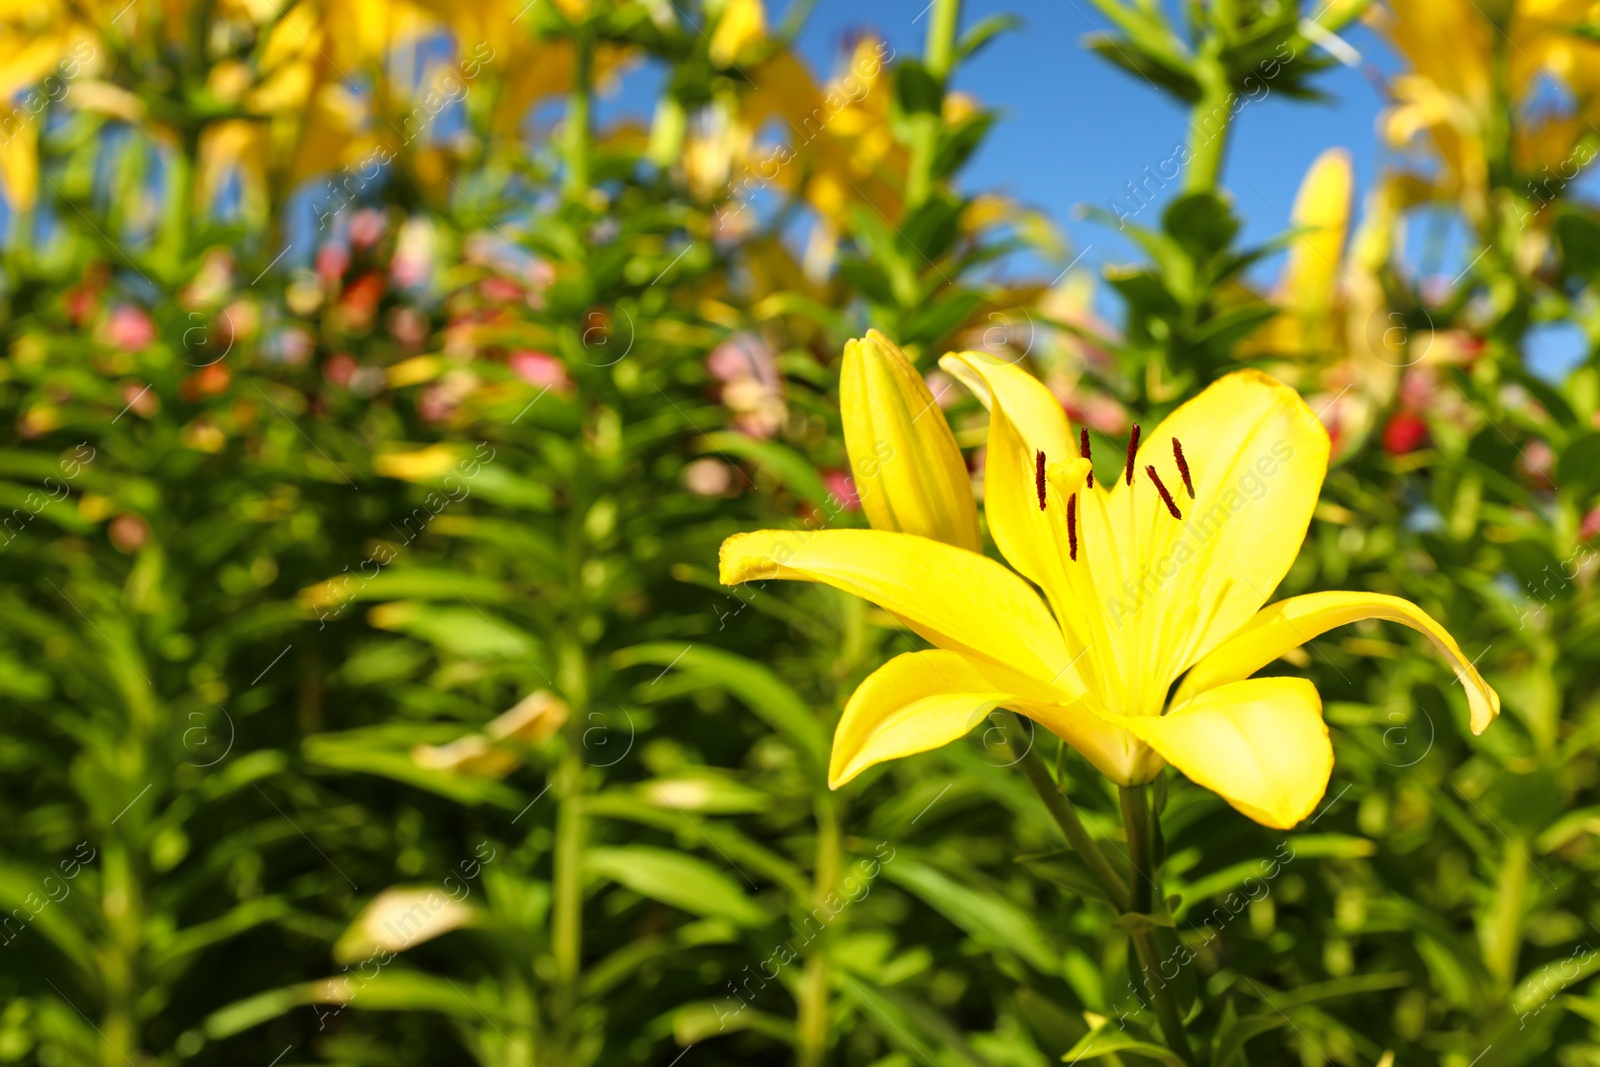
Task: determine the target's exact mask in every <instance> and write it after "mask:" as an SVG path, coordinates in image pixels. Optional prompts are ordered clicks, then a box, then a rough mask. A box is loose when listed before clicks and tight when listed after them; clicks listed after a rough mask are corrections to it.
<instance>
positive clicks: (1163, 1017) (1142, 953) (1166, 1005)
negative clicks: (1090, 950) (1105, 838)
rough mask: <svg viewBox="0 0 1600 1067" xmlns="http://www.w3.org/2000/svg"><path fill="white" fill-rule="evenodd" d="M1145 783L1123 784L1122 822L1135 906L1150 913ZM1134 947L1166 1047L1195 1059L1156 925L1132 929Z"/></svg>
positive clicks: (1152, 872) (1149, 838) (1150, 871)
mask: <svg viewBox="0 0 1600 1067" xmlns="http://www.w3.org/2000/svg"><path fill="white" fill-rule="evenodd" d="M1145 788H1146V787H1145V786H1142V785H1125V786H1123V787H1122V790H1121V793H1122V821H1123V825H1124V826H1125V827H1126V828H1127V831H1128V867H1129V877H1130V878H1131V879H1132V882H1133V893H1132V897H1131V900H1132V906H1131V908H1130V909H1129V910H1130V911H1132V912H1135V913H1138V914H1149V913H1150V911H1151V906H1152V904H1153V902H1154V897H1155V893H1154V890H1155V865H1154V863H1153V862H1152V858H1153V857H1152V853H1151V847H1150V846H1151V842H1152V840H1153V838H1154V835H1153V834H1152V832H1151V829H1152V828H1151V823H1150V802H1149V799H1148V797H1147V796H1146V795H1145ZM1130 930H1131V936H1132V938H1133V948H1134V952H1135V954H1136V955H1137V956H1138V957H1139V966H1140V969H1141V970H1143V971H1144V978H1145V982H1144V987H1145V991H1146V992H1148V993H1149V994H1150V999H1151V1001H1153V1002H1154V1006H1155V1009H1156V1018H1157V1019H1159V1020H1160V1021H1161V1034H1162V1036H1163V1037H1165V1038H1166V1041H1167V1047H1168V1048H1170V1049H1172V1051H1173V1052H1176V1053H1177V1054H1178V1055H1179V1056H1180V1057H1181V1058H1182V1059H1183V1062H1185V1063H1193V1062H1194V1051H1193V1049H1192V1048H1191V1047H1190V1045H1189V1032H1188V1031H1187V1030H1186V1029H1185V1028H1184V1025H1183V1012H1182V1011H1180V1010H1179V1008H1178V1002H1177V1000H1176V999H1174V998H1173V995H1172V988H1171V986H1169V985H1168V984H1167V983H1166V982H1164V981H1162V980H1161V977H1160V973H1161V972H1160V968H1161V950H1160V948H1159V947H1158V945H1157V943H1156V932H1155V928H1154V927H1153V926H1149V925H1145V924H1136V925H1134V926H1132V927H1131V928H1130Z"/></svg>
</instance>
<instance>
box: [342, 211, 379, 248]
mask: <svg viewBox="0 0 1600 1067" xmlns="http://www.w3.org/2000/svg"><path fill="white" fill-rule="evenodd" d="M383 231H384V217H383V212H381V211H376V210H374V209H372V208H362V209H361V210H360V211H357V212H356V213H355V214H354V215H352V216H351V217H350V229H349V231H348V236H349V238H350V244H351V245H352V246H354V247H356V248H371V247H372V246H373V245H375V244H377V243H378V240H379V238H381V237H382V236H383Z"/></svg>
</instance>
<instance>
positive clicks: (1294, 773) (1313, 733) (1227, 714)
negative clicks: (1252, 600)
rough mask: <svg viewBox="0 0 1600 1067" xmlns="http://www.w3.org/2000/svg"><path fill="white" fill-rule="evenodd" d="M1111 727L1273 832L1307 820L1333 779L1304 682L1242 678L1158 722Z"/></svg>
mask: <svg viewBox="0 0 1600 1067" xmlns="http://www.w3.org/2000/svg"><path fill="white" fill-rule="evenodd" d="M1113 721H1115V722H1117V723H1119V724H1121V725H1122V726H1124V727H1126V728H1127V730H1128V731H1129V732H1130V733H1132V734H1135V735H1136V736H1138V737H1139V738H1140V739H1142V740H1143V741H1145V742H1146V743H1147V744H1149V746H1150V747H1151V748H1153V749H1155V750H1156V751H1157V752H1158V753H1160V754H1161V756H1162V757H1163V758H1164V759H1166V761H1167V762H1168V763H1170V764H1172V765H1173V766H1174V767H1176V768H1178V770H1180V771H1182V772H1183V773H1184V774H1185V775H1186V776H1188V777H1189V778H1190V779H1191V780H1192V781H1193V782H1195V784H1197V785H1202V786H1204V787H1206V788H1207V789H1209V790H1211V791H1212V792H1213V793H1216V794H1218V795H1219V796H1221V797H1222V799H1224V800H1226V801H1227V802H1228V803H1229V804H1232V805H1233V806H1234V807H1235V808H1237V809H1239V810H1240V811H1242V812H1244V814H1246V815H1248V816H1250V818H1252V819H1254V820H1255V821H1256V822H1258V823H1261V824H1262V825H1263V826H1271V827H1274V828H1275V829H1279V830H1287V829H1289V828H1290V827H1292V826H1294V825H1295V824H1296V823H1298V822H1299V821H1300V820H1301V819H1304V818H1305V817H1306V816H1307V815H1310V814H1311V812H1312V811H1313V810H1314V809H1315V808H1316V806H1317V802H1318V801H1319V800H1321V799H1322V795H1323V793H1325V792H1327V789H1328V777H1329V776H1330V775H1331V774H1332V773H1333V744H1332V743H1331V742H1330V741H1329V740H1328V726H1327V724H1326V723H1324V722H1323V721H1322V699H1321V698H1320V697H1319V696H1318V695H1317V690H1316V688H1315V687H1314V686H1313V685H1312V684H1311V683H1310V682H1308V681H1306V680H1305V679H1304V678H1249V679H1246V680H1245V681H1242V682H1233V683H1231V684H1229V685H1224V686H1219V687H1218V688H1216V689H1210V690H1207V691H1206V692H1204V693H1201V694H1200V695H1199V696H1197V697H1195V698H1194V699H1193V700H1191V701H1189V702H1188V703H1186V704H1183V705H1180V706H1178V707H1175V708H1174V709H1173V710H1171V711H1169V712H1168V713H1167V714H1165V715H1159V716H1143V715H1129V716H1119V717H1117V718H1116V719H1115V720H1113Z"/></svg>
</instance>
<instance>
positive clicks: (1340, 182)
mask: <svg viewBox="0 0 1600 1067" xmlns="http://www.w3.org/2000/svg"><path fill="white" fill-rule="evenodd" d="M1354 185H1355V177H1354V174H1353V172H1352V169H1351V165H1350V153H1348V152H1346V151H1345V150H1344V149H1342V148H1330V149H1328V150H1327V151H1326V152H1324V153H1322V155H1320V156H1318V157H1317V160H1316V162H1315V163H1313V164H1312V165H1311V169H1310V170H1309V171H1307V172H1306V176H1305V180H1304V181H1302V182H1301V183H1300V192H1299V194H1298V195H1297V196H1296V197H1295V201H1294V228H1295V236H1294V238H1293V239H1292V240H1291V242H1290V244H1289V257H1288V262H1287V263H1286V264H1285V265H1284V271H1283V281H1282V283H1281V285H1280V290H1279V300H1281V301H1282V302H1283V303H1284V304H1286V305H1287V306H1288V307H1289V309H1290V311H1291V312H1293V314H1294V316H1295V318H1296V319H1297V320H1298V326H1299V334H1300V336H1299V337H1298V338H1297V343H1296V345H1295V349H1296V351H1297V352H1301V353H1314V352H1326V351H1328V350H1329V349H1330V348H1331V347H1332V342H1333V338H1332V336H1331V334H1330V333H1329V326H1330V315H1331V313H1332V310H1333V301H1334V290H1335V285H1336V283H1337V281H1338V279H1339V277H1340V271H1339V263H1340V260H1341V259H1342V258H1343V255H1344V238H1345V230H1346V228H1347V227H1348V226H1349V223H1350V197H1351V191H1352V189H1353V188H1354Z"/></svg>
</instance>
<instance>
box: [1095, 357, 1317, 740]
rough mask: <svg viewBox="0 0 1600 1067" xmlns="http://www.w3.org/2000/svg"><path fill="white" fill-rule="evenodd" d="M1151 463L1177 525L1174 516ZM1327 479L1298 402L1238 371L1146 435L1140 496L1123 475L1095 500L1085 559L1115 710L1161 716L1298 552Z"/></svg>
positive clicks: (1312, 424)
mask: <svg viewBox="0 0 1600 1067" xmlns="http://www.w3.org/2000/svg"><path fill="white" fill-rule="evenodd" d="M1173 438H1177V439H1178V440H1179V441H1180V442H1182V445H1183V451H1184V456H1185V458H1186V459H1187V461H1188V465H1189V470H1190V472H1191V475H1192V477H1193V482H1194V489H1195V494H1196V496H1195V499H1193V500H1191V499H1189V496H1188V494H1187V493H1186V492H1185V491H1184V488H1183V479H1182V477H1181V475H1180V473H1179V471H1178V469H1177V465H1176V462H1175V459H1174V456H1173V448H1172V441H1173ZM1147 466H1153V467H1155V468H1156V470H1157V473H1158V475H1159V477H1160V478H1161V480H1162V483H1163V484H1164V485H1165V486H1166V487H1167V490H1168V492H1169V493H1171V494H1172V497H1173V500H1174V503H1175V504H1176V505H1177V506H1178V508H1179V509H1180V511H1181V512H1182V515H1183V518H1182V519H1174V518H1173V517H1172V515H1171V514H1170V513H1169V512H1168V510H1167V507H1166V505H1165V504H1164V503H1163V502H1162V500H1161V497H1160V496H1159V495H1158V493H1157V491H1156V488H1155V486H1154V485H1153V484H1152V483H1151V479H1150V477H1149V475H1148V474H1147V473H1146V470H1145V468H1146V467H1147ZM1327 469H1328V434H1327V431H1326V430H1324V429H1323V428H1322V424H1321V423H1320V422H1318V421H1317V418H1316V416H1315V415H1314V414H1312V412H1311V410H1310V409H1309V408H1307V407H1306V405H1305V402H1304V401H1303V400H1301V399H1300V396H1299V394H1297V393H1296V392H1295V391H1294V390H1293V389H1290V388H1289V387H1288V386H1286V385H1283V384H1282V383H1280V382H1277V381H1275V380H1273V379H1272V378H1269V377H1268V376H1266V375H1265V374H1261V373H1259V372H1257V371H1239V372H1236V373H1234V374H1230V375H1228V376H1227V377H1225V378H1222V379H1220V380H1219V381H1217V382H1215V383H1213V384H1212V385H1211V386H1209V387H1208V388H1207V389H1206V390H1205V391H1204V392H1202V393H1201V394H1200V395H1199V396H1197V397H1195V398H1194V399H1193V400H1191V401H1189V402H1188V403H1187V404H1184V405H1183V406H1182V407H1180V408H1178V409H1177V410H1176V411H1174V412H1173V413H1172V414H1171V415H1169V416H1168V417H1167V418H1166V419H1164V420H1163V421H1162V423H1161V425H1159V426H1157V427H1156V429H1155V430H1154V431H1153V432H1151V433H1148V434H1146V435H1145V436H1144V437H1143V442H1142V444H1141V447H1140V449H1139V454H1138V456H1137V458H1136V460H1135V463H1134V484H1133V486H1132V487H1131V488H1130V487H1129V486H1128V484H1127V482H1126V480H1125V479H1122V478H1119V479H1118V480H1117V485H1116V488H1115V489H1114V490H1112V491H1111V492H1110V493H1109V494H1107V493H1102V492H1099V491H1096V492H1095V493H1091V494H1088V495H1089V496H1090V497H1091V499H1089V500H1088V501H1086V503H1087V504H1088V505H1089V506H1087V507H1085V508H1084V509H1083V512H1084V514H1083V519H1084V530H1083V534H1082V536H1083V539H1084V541H1085V544H1084V546H1083V548H1082V551H1081V553H1080V559H1087V562H1088V565H1089V566H1090V567H1091V568H1092V569H1093V570H1094V571H1095V580H1096V582H1097V583H1098V585H1099V587H1100V588H1102V589H1104V590H1106V592H1107V594H1108V595H1107V597H1106V600H1105V602H1104V604H1105V611H1106V619H1107V628H1108V630H1109V632H1111V633H1112V635H1113V639H1114V641H1115V643H1116V645H1117V658H1118V661H1119V662H1120V663H1121V664H1122V667H1123V670H1124V674H1125V677H1127V679H1128V685H1129V690H1128V692H1127V693H1126V694H1123V699H1124V700H1125V702H1126V703H1125V704H1123V705H1121V706H1119V705H1117V704H1115V703H1113V704H1111V706H1112V707H1113V708H1114V710H1118V711H1124V712H1129V713H1133V714H1155V713H1156V712H1157V711H1159V709H1160V708H1161V706H1162V704H1163V703H1164V702H1165V698H1166V694H1167V688H1168V686H1170V685H1171V683H1172V682H1173V681H1174V680H1175V679H1176V678H1177V677H1178V675H1179V674H1181V673H1182V672H1183V671H1184V670H1185V669H1186V668H1188V667H1189V666H1190V665H1192V664H1193V663H1195V662H1196V661H1197V660H1198V659H1200V657H1202V656H1204V655H1205V654H1206V653H1207V652H1209V651H1210V650H1211V649H1213V648H1215V647H1216V646H1217V645H1219V644H1221V643H1222V641H1224V640H1225V639H1226V638H1228V637H1229V636H1230V635H1232V634H1233V633H1234V631H1236V630H1237V629H1238V628H1239V627H1240V626H1242V625H1244V623H1245V622H1246V621H1247V620H1248V619H1249V618H1250V617H1251V616H1252V615H1254V614H1255V613H1256V612H1257V611H1258V610H1259V609H1260V608H1261V605H1263V604H1265V603H1266V602H1267V598H1268V597H1269V596H1271V595H1272V591H1273V589H1274V588H1276V587H1277V585H1278V583H1279V582H1280V581H1282V580H1283V576H1284V575H1285V574H1286V573H1287V572H1288V570H1289V566H1290V564H1292V563H1293V562H1294V559H1295V556H1296V555H1297V554H1298V553H1299V551H1300V543H1301V542H1302V541H1303V540H1304V539H1305V535H1306V528H1307V527H1308V526H1309V524H1310V522H1311V512H1312V509H1313V508H1314V507H1315V506H1316V503H1317V495H1318V493H1319V491H1320V490H1321V487H1322V479H1323V477H1324V476H1325V475H1326V473H1327ZM1102 573H1105V574H1106V575H1107V576H1108V580H1102V578H1101V574H1102Z"/></svg>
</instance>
